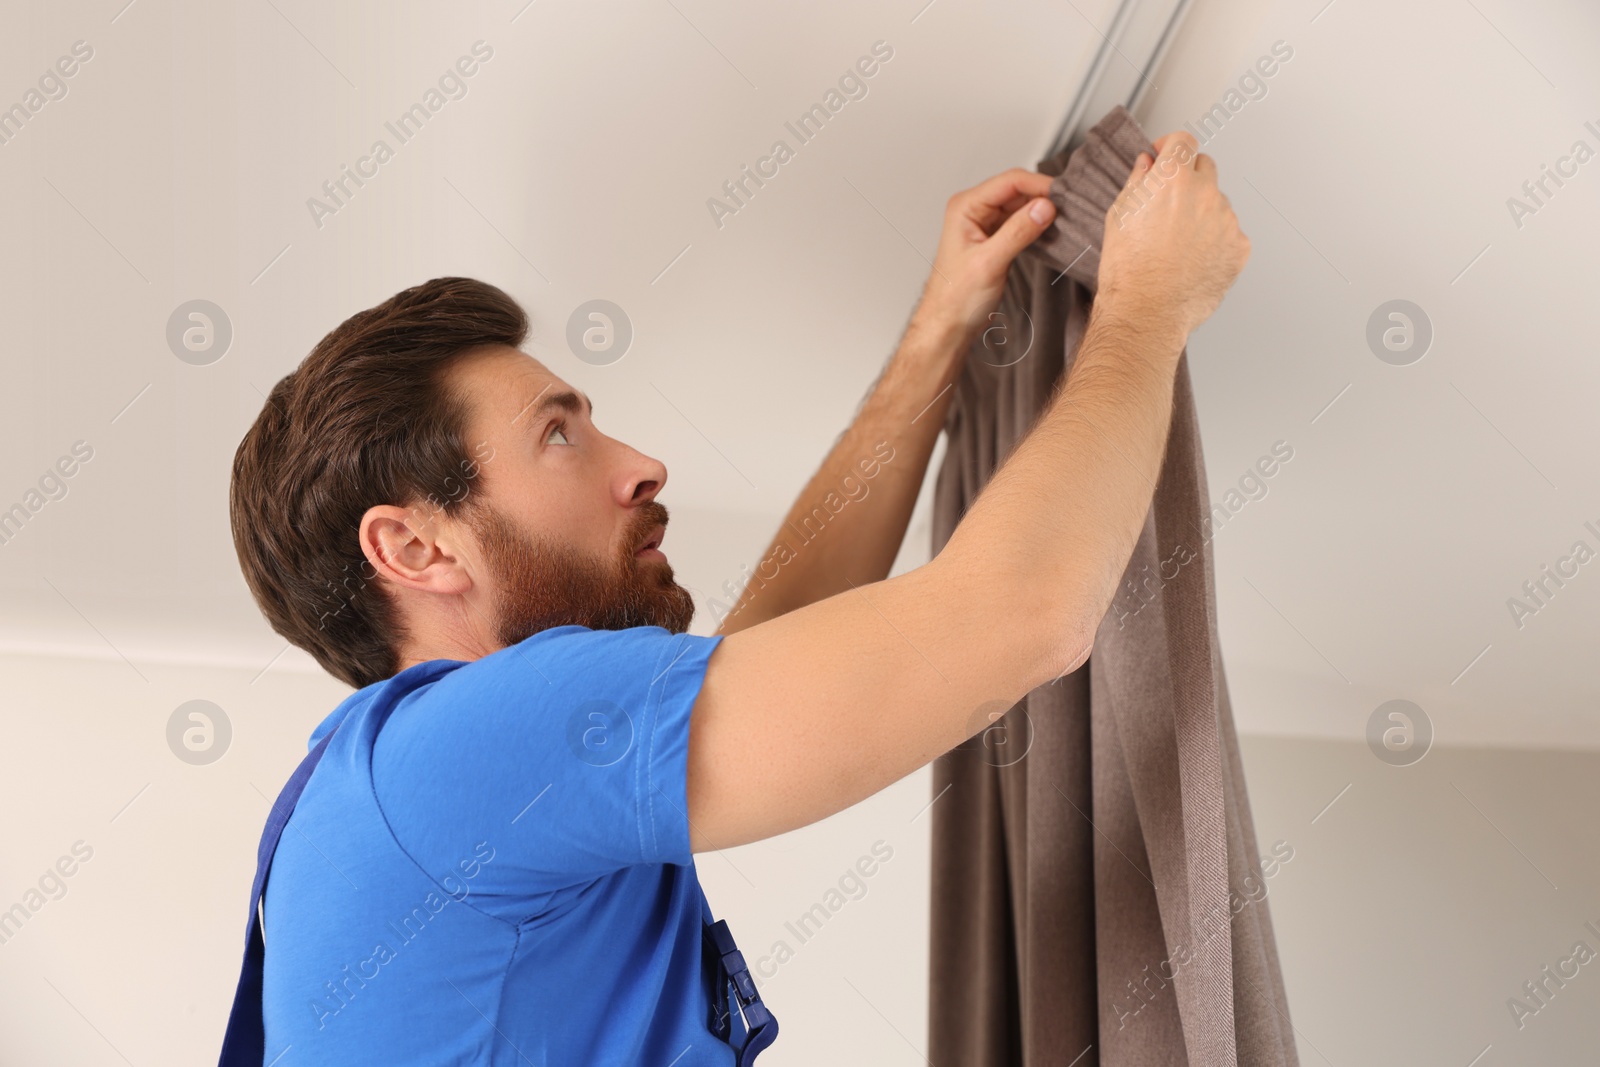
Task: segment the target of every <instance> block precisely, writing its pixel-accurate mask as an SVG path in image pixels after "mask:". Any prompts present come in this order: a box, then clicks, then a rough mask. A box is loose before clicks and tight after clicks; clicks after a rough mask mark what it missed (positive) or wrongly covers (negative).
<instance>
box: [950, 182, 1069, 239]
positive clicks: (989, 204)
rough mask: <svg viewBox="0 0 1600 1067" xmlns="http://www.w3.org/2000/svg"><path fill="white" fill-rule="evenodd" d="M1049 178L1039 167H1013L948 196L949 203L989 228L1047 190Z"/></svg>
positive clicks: (1048, 189) (985, 227)
mask: <svg viewBox="0 0 1600 1067" xmlns="http://www.w3.org/2000/svg"><path fill="white" fill-rule="evenodd" d="M1050 182H1051V178H1050V175H1048V174H1040V173H1039V172H1038V171H1033V170H1024V169H1023V168H1021V167H1012V168H1011V169H1010V170H1008V171H1003V172H1002V173H1000V174H996V175H995V176H994V177H993V178H990V179H988V180H987V181H983V182H980V183H979V184H977V185H975V186H973V187H972V188H971V189H967V190H964V191H963V192H960V193H957V194H956V195H955V196H954V197H952V198H951V206H952V207H955V208H957V209H959V210H960V212H961V213H962V214H964V215H966V216H967V217H968V218H970V219H972V220H973V221H974V222H976V223H978V224H979V225H980V226H983V228H984V229H985V230H987V229H989V228H990V227H991V226H993V225H994V224H995V222H997V221H998V220H999V219H1001V218H1004V217H1006V216H1007V215H1009V214H1013V213H1015V210H1016V208H1017V207H1019V206H1021V205H1022V204H1025V203H1027V202H1028V201H1030V200H1032V199H1034V198H1035V197H1040V196H1044V195H1045V194H1046V193H1048V192H1049V191H1050Z"/></svg>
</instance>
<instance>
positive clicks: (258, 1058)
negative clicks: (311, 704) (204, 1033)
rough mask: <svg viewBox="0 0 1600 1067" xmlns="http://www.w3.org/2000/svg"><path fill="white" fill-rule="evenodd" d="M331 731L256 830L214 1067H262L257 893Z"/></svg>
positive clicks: (263, 945) (263, 1047) (263, 956)
mask: <svg viewBox="0 0 1600 1067" xmlns="http://www.w3.org/2000/svg"><path fill="white" fill-rule="evenodd" d="M333 735H334V731H332V730H330V731H328V736H327V737H324V738H323V739H322V740H321V741H318V742H317V744H316V747H315V748H313V749H312V750H311V751H310V753H308V754H307V755H306V758H305V759H303V760H301V761H300V766H298V767H296V768H295V769H294V773H293V774H291V775H290V776H289V782H288V784H287V785H285V786H284V787H283V792H281V793H279V794H278V800H277V803H275V804H273V805H272V811H271V813H270V814H268V815H267V828H266V830H265V831H263V832H262V834H261V846H260V848H258V849H257V850H256V879H255V883H254V884H253V885H252V886H251V887H250V921H249V923H247V924H246V926H245V934H244V965H243V967H242V968H241V969H240V971H239V989H238V991H237V992H235V993H234V995H233V1012H232V1013H231V1014H230V1015H229V1016H228V1030H227V1033H226V1035H225V1036H224V1037H223V1039H222V1058H221V1059H220V1060H218V1061H217V1063H218V1067H261V1065H262V1061H263V1060H264V1059H265V1058H266V1044H267V1034H266V1024H265V1023H263V1022H262V1019H261V992H262V964H263V963H264V962H265V960H266V942H265V941H264V940H263V939H262V934H261V923H260V920H259V919H258V918H257V915H258V911H259V908H260V904H261V891H262V890H263V889H265V888H266V884H267V869H268V868H269V867H271V866H272V854H273V852H275V851H277V848H278V838H279V837H281V836H283V828H284V827H285V826H286V825H288V823H289V816H290V815H292V814H294V806H295V804H296V803H298V802H299V800H300V794H301V793H302V792H303V791H304V790H305V787H306V782H307V781H308V780H309V779H310V778H311V772H312V771H314V770H316V768H317V761H318V760H320V759H322V753H323V752H324V751H326V750H327V748H328V742H329V741H331V740H332V739H333Z"/></svg>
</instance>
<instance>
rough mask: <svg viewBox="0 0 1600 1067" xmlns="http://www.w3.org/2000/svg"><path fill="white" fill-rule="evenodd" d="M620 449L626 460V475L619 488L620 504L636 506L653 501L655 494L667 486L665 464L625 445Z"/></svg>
mask: <svg viewBox="0 0 1600 1067" xmlns="http://www.w3.org/2000/svg"><path fill="white" fill-rule="evenodd" d="M622 447H623V450H624V451H625V453H626V454H627V459H626V464H625V466H624V470H625V472H626V473H625V475H624V477H623V479H622V482H621V484H620V486H619V488H620V490H621V498H622V499H621V503H623V504H625V505H628V506H637V505H639V504H642V503H644V502H645V501H647V500H654V499H655V498H656V494H657V493H659V492H661V488H662V487H663V486H664V485H666V484H667V466H666V464H664V463H662V462H661V461H660V460H658V459H654V458H652V457H650V456H647V455H645V454H644V453H643V452H639V451H637V450H636V449H633V448H629V447H628V446H627V445H623V446H622Z"/></svg>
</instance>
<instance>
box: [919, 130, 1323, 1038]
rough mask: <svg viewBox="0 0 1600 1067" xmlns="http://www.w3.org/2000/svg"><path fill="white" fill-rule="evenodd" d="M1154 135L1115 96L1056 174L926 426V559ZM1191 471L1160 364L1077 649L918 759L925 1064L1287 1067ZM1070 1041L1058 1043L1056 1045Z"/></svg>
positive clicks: (1061, 348)
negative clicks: (1161, 426)
mask: <svg viewBox="0 0 1600 1067" xmlns="http://www.w3.org/2000/svg"><path fill="white" fill-rule="evenodd" d="M1141 151H1144V152H1149V153H1150V154H1151V155H1154V154H1155V150H1154V147H1153V146H1152V145H1151V144H1150V141H1149V139H1148V138H1147V137H1146V136H1145V134H1144V131H1143V130H1141V129H1140V128H1139V126H1138V124H1137V123H1136V122H1135V121H1134V120H1133V117H1132V116H1131V115H1129V114H1128V112H1127V111H1126V110H1125V109H1123V108H1122V107H1116V108H1113V109H1112V110H1111V111H1110V112H1109V113H1108V114H1107V115H1106V116H1105V117H1104V118H1103V119H1101V121H1100V122H1099V123H1097V124H1096V125H1095V126H1094V127H1093V129H1091V130H1090V131H1089V133H1088V136H1087V138H1086V139H1085V141H1084V142H1083V144H1082V145H1081V146H1079V147H1078V148H1077V149H1075V150H1074V151H1072V152H1071V153H1070V155H1069V154H1068V153H1067V152H1066V151H1063V152H1060V153H1057V154H1056V155H1054V156H1052V157H1051V158H1049V159H1046V160H1044V161H1042V162H1041V163H1040V164H1039V168H1038V169H1039V170H1040V171H1042V172H1044V173H1047V174H1050V175H1052V176H1053V177H1054V181H1053V182H1052V183H1051V188H1050V196H1051V199H1052V200H1053V201H1054V202H1055V204H1056V207H1057V217H1056V220H1055V222H1053V223H1052V224H1051V227H1050V229H1049V230H1047V231H1046V233H1045V234H1044V235H1043V236H1042V237H1041V238H1040V239H1039V240H1038V241H1037V242H1035V244H1034V245H1033V246H1031V247H1030V248H1029V249H1027V250H1026V251H1024V252H1023V253H1022V254H1021V255H1020V256H1018V257H1017V259H1016V261H1015V262H1014V263H1013V265H1012V268H1011V271H1010V274H1009V276H1008V278H1007V281H1006V289H1005V293H1004V296H1003V297H1002V299H1001V303H1000V306H999V308H998V310H997V314H996V316H995V318H994V319H993V320H991V321H992V323H993V325H992V326H991V328H990V329H989V330H988V331H987V332H986V333H985V334H984V335H983V336H981V337H980V338H979V339H978V340H977V341H975V342H974V344H973V347H972V349H971V351H970V352H969V354H968V358H967V362H966V365H965V368H964V369H963V371H962V374H961V376H960V378H959V379H958V381H957V384H956V390H957V392H956V396H955V399H954V400H953V402H952V404H951V408H950V411H949V415H948V417H947V420H946V424H945V430H946V433H947V435H948V439H949V447H948V450H947V452H946V454H945V458H944V462H943V466H942V467H941V468H940V470H939V473H938V477H937V480H936V485H935V492H934V510H933V551H934V552H935V553H937V552H938V551H939V550H940V549H941V548H942V547H943V546H944V544H945V542H946V541H947V540H948V539H949V537H950V534H951V533H952V532H953V531H954V529H955V527H956V524H957V523H958V522H959V521H960V518H961V515H962V513H963V512H964V511H965V510H966V508H967V506H968V505H970V504H971V503H972V501H973V500H974V499H976V498H977V495H978V492H979V491H980V490H981V489H982V488H983V485H984V484H985V483H986V482H987V481H988V479H989V477H990V475H992V474H993V473H994V471H995V469H996V468H997V466H998V465H999V463H1000V461H1001V460H1003V459H1004V457H1005V456H1006V454H1007V453H1008V452H1009V451H1010V449H1011V448H1012V447H1013V446H1014V445H1015V444H1016V443H1017V442H1018V441H1020V440H1021V439H1022V437H1024V436H1025V435H1026V433H1027V431H1028V429H1029V427H1030V426H1031V425H1032V423H1033V421H1034V419H1035V417H1036V416H1037V415H1038V414H1039V412H1040V411H1041V410H1042V409H1043V408H1044V406H1045V405H1046V403H1047V402H1048V400H1049V399H1050V397H1051V395H1052V393H1053V391H1054V389H1055V388H1056V386H1057V383H1058V382H1059V381H1060V379H1061V378H1062V377H1063V375H1065V374H1066V372H1067V370H1068V369H1069V368H1070V366H1071V361H1072V358H1073V355H1074V354H1075V352H1076V349H1077V345H1078V342H1079V341H1080V340H1081V338H1082V335H1083V330H1084V327H1085V325H1086V324H1087V320H1088V316H1089V309H1090V307H1091V305H1092V301H1093V299H1094V291H1095V285H1096V280H1097V277H1098V273H1099V266H1100V253H1099V246H1100V242H1101V238H1102V236H1103V232H1104V227H1105V216H1106V211H1107V210H1108V209H1109V208H1110V206H1111V204H1112V202H1113V201H1114V200H1115V199H1116V196H1117V194H1118V193H1119V192H1120V191H1121V189H1122V186H1123V184H1124V182H1125V181H1126V180H1127V176H1128V174H1129V172H1130V171H1131V170H1132V168H1133V162H1134V160H1135V158H1137V156H1138V154H1139V153H1140V152H1141ZM1209 507H1210V506H1209V502H1208V497H1207V491H1206V478H1205V469H1204V462H1203V458H1202V455H1201V449H1200V435H1199V429H1198V426H1197V422H1196V415H1195V405H1194V394H1193V391H1192V389H1191V386H1190V380H1189V367H1188V357H1187V355H1184V356H1183V357H1182V358H1181V359H1180V361H1179V364H1178V369H1177V378H1176V384H1175V388H1174V397H1173V413H1172V424H1171V429H1170V431H1169V438H1168V442H1167V451H1166V457H1165V461H1164V464H1163V467H1162V470H1161V475H1160V478H1159V481H1158V482H1157V485H1156V490H1155V495H1154V499H1153V501H1152V504H1151V508H1150V512H1149V514H1148V515H1147V516H1146V518H1145V525H1144V529H1143V531H1142V532H1141V533H1140V536H1139V540H1138V543H1137V544H1136V546H1135V548H1134V551H1133V555H1132V558H1131V559H1130V560H1129V563H1128V566H1127V570H1126V571H1125V573H1124V575H1123V581H1122V583H1121V585H1120V587H1119V590H1118V593H1117V596H1116V599H1115V601H1114V602H1113V605H1112V607H1111V609H1110V611H1108V612H1107V614H1106V617H1105V619H1104V620H1103V621H1102V622H1101V624H1100V627H1099V630H1098V632H1097V634H1096V637H1095V644H1094V651H1093V654H1092V655H1091V656H1090V658H1089V661H1088V662H1087V663H1086V664H1084V665H1083V666H1082V667H1080V668H1079V669H1078V670H1076V671H1074V672H1072V673H1071V674H1068V675H1065V676H1063V677H1062V678H1060V679H1057V680H1056V681H1055V682H1052V683H1050V684H1048V685H1045V686H1041V687H1040V688H1038V689H1036V690H1034V691H1033V692H1032V693H1030V694H1028V696H1026V697H1025V698H1024V699H1023V700H1022V701H1021V702H1020V703H1019V704H1017V705H1016V706H1015V707H1014V708H1012V709H1011V710H1010V711H1008V712H1007V713H1006V714H1005V716H1004V717H1003V718H1001V719H1000V720H999V721H998V722H997V723H996V724H995V725H994V726H992V727H990V728H989V729H987V730H985V731H984V732H983V733H980V734H978V735H977V736H975V737H974V738H972V739H971V740H970V741H968V742H967V743H965V744H963V745H961V746H959V747H958V748H956V749H954V750H952V751H951V752H949V753H947V754H946V755H944V756H941V757H940V758H939V759H938V760H936V761H935V763H934V786H933V788H934V796H935V797H936V798H937V802H936V803H934V804H933V807H932V809H931V810H932V814H933V830H932V832H933V899H932V929H931V946H930V950H931V960H930V962H931V985H930V998H929V1009H930V1010H929V1059H930V1062H932V1063H935V1064H938V1067H968V1065H970V1067H979V1065H983V1067H992V1065H1000V1064H1023V1065H1028V1067H1032V1065H1036V1064H1047V1063H1048V1064H1061V1065H1066V1064H1071V1065H1072V1067H1157V1065H1160V1067H1172V1065H1184V1067H1232V1065H1235V1064H1240V1065H1244V1067H1298V1062H1299V1061H1298V1058H1297V1056H1296V1054H1295V1046H1294V1037H1293V1032H1292V1030H1291V1028H1290V1025H1289V1015H1288V1007H1287V1002H1286V998H1285V996H1284V989H1283V979H1282V975H1281V973H1280V971H1279V966H1278V955H1277V948H1276V943H1275V941H1274V939H1273V934H1272V923H1271V919H1270V916H1269V914H1268V908H1267V901H1266V883H1265V881H1264V879H1263V874H1262V869H1261V859H1260V855H1259V852H1258V849H1257V845H1256V837H1255V829H1254V827H1253V825H1252V823H1251V819H1250V804H1249V799H1248V797H1247V796H1246V793H1245V783H1244V777H1243V769H1242V766H1241V761H1240V758H1239V749H1238V740H1237V737H1236V735H1235V733H1234V726H1233V713H1232V709H1231V707H1230V705H1229V702H1228V687H1227V680H1226V678H1225V677H1224V675H1223V668H1222V660H1221V655H1220V653H1219V649H1218V642H1217V623H1216V597H1215V589H1214V579H1213V575H1212V560H1211V552H1210V545H1209V540H1210V538H1209V537H1208V536H1207V533H1208V531H1209V526H1208V525H1207V524H1208V523H1209V521H1210V512H1209ZM1075 1057H1076V1058H1075Z"/></svg>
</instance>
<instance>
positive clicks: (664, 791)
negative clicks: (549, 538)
mask: <svg viewBox="0 0 1600 1067" xmlns="http://www.w3.org/2000/svg"><path fill="white" fill-rule="evenodd" d="M721 640H722V638H721V637H720V636H717V637H698V636H695V635H691V634H673V633H670V632H669V631H667V630H665V629H662V628H661V627H656V626H646V627H637V628H634V629H629V630H590V629H588V628H587V627H583V626H559V627H555V628H553V629H549V630H545V631H543V632H541V633H538V634H535V635H534V636H532V637H530V638H528V639H527V640H525V641H522V642H520V643H518V644H516V645H513V646H511V647H509V648H504V649H501V650H499V651H497V652H494V653H492V654H491V655H488V656H485V657H483V658H482V659H479V660H475V661H473V662H470V663H463V662H460V661H456V660H443V659H440V660H432V661H429V662H427V663H419V664H416V665H414V666H411V667H408V668H407V669H405V670H403V671H401V672H400V673H399V674H397V675H395V676H394V677H393V678H390V679H388V680H386V681H383V682H378V683H375V684H373V685H370V686H367V687H366V688H365V689H362V690H360V691H359V692H356V693H354V694H352V695H351V696H349V697H348V698H346V699H345V700H344V702H343V703H341V704H340V705H339V706H338V707H337V708H336V709H334V711H333V712H332V714H330V715H329V716H328V717H327V718H326V719H325V720H324V721H323V722H322V724H321V725H320V726H318V727H317V729H316V731H315V732H314V733H313V734H312V736H311V742H312V744H313V745H315V743H316V742H317V741H319V740H321V738H322V737H323V736H324V735H326V734H327V733H328V732H329V731H330V730H332V729H334V728H335V727H336V726H337V727H338V733H336V734H335V735H334V737H333V740H332V741H331V742H330V743H329V745H328V748H327V751H326V752H325V753H324V754H323V757H322V761H321V763H319V764H318V765H317V768H316V771H315V772H314V773H313V774H312V776H311V779H310V781H309V782H308V783H307V785H306V789H305V792H304V794H303V795H302V796H301V798H300V802H299V804H298V806H297V807H296V809H295V812H294V815H293V816H292V817H291V818H290V820H289V823H288V825H287V826H286V827H285V829H284V832H283V836H282V838H281V840H280V841H279V844H278V848H277V853H276V855H275V858H274V859H273V863H272V869H271V877H270V879H269V881H268V883H267V892H266V896H265V903H264V905H263V915H264V925H263V930H264V934H265V941H266V963H265V969H264V981H265V989H264V995H263V998H262V1012H263V1017H264V1021H265V1025H266V1061H267V1062H268V1063H274V1057H278V1058H277V1059H276V1061H275V1063H274V1067H298V1065H303V1064H326V1063H382V1064H387V1065H403V1064H428V1065H430V1067H439V1065H443V1064H474V1065H479V1064H481V1065H507V1067H510V1065H514V1064H515V1065H522V1067H527V1065H537V1067H546V1065H549V1067H566V1065H599V1064H624V1063H626V1064H657V1065H660V1067H667V1065H669V1064H670V1065H672V1067H696V1065H701V1064H717V1065H727V1064H732V1063H733V1062H734V1058H735V1057H734V1052H733V1049H732V1047H730V1045H729V1044H728V1043H727V1042H725V1041H723V1040H720V1039H719V1038H717V1037H716V1036H715V1035H714V1034H713V1033H712V1032H711V1023H712V1014H711V1013H712V1010H713V1009H712V994H713V989H714V984H713V978H714V974H715V971H714V969H713V965H712V964H711V963H709V962H708V961H707V959H706V958H705V957H703V955H702V947H701V929H702V923H703V921H705V920H707V919H709V918H710V914H711V913H710V909H709V907H708V905H707V904H706V899H705V895H704V893H703V892H702V891H701V888H700V882H699V879H698V878H697V877H696V874H695V867H694V856H693V854H692V853H691V851H690V846H689V825H688V814H687V812H688V804H687V798H686V781H687V773H686V767H687V754H688V749H689V717H690V711H691V709H692V707H693V705H694V701H695V697H696V695H697V694H698V693H699V691H700V686H701V683H702V681H703V680H704V677H705V670H706V661H707V659H708V658H709V657H710V655H711V653H712V651H713V650H714V649H715V648H716V646H717V645H718V643H720V642H721ZM733 1015H734V1017H735V1021H734V1024H733V1025H734V1034H733V1040H735V1041H739V1040H740V1039H741V1037H742V1032H743V1031H742V1028H741V1025H740V1023H739V1021H738V1019H737V1016H738V1012H737V1011H734V1013H733Z"/></svg>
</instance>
